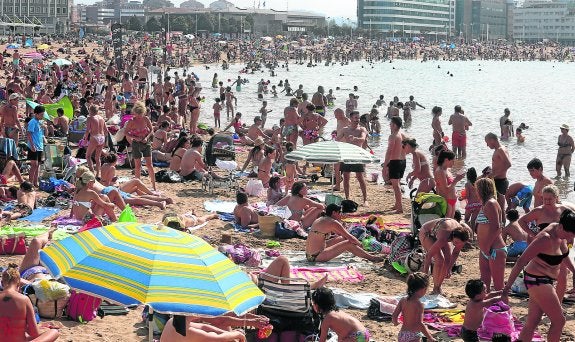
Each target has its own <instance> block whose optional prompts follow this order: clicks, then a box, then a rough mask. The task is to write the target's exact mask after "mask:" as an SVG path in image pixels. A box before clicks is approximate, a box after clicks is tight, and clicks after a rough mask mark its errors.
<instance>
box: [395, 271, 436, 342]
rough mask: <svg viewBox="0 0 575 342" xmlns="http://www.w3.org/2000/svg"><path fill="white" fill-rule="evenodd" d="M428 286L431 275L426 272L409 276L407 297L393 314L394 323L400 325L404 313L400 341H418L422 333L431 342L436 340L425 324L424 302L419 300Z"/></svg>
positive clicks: (398, 336) (398, 338)
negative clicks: (400, 316) (400, 318)
mask: <svg viewBox="0 0 575 342" xmlns="http://www.w3.org/2000/svg"><path fill="white" fill-rule="evenodd" d="M428 287H429V276H428V275H427V274H425V273H421V272H415V273H412V274H410V275H409V276H408V277H407V297H404V298H402V299H401V300H400V301H399V303H398V304H397V307H396V308H395V311H393V315H392V316H391V320H392V322H393V324H394V325H399V320H398V319H399V314H402V315H403V325H402V326H401V330H400V331H399V334H398V335H397V340H398V341H399V342H418V341H421V337H422V335H425V337H427V341H429V342H433V341H435V339H434V338H433V336H431V333H430V332H429V330H428V329H427V327H426V326H425V325H424V324H423V304H421V302H420V301H419V299H420V298H421V297H423V296H425V293H426V292H427V288H428Z"/></svg>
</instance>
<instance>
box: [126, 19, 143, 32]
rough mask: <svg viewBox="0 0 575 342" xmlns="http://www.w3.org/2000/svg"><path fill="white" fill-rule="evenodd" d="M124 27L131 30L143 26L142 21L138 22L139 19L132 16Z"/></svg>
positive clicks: (139, 29) (136, 29) (140, 28)
mask: <svg viewBox="0 0 575 342" xmlns="http://www.w3.org/2000/svg"><path fill="white" fill-rule="evenodd" d="M126 29H128V30H132V31H142V29H143V26H142V23H141V22H140V20H139V19H138V18H136V16H135V15H134V16H132V17H131V18H130V19H129V20H128V22H127V24H126Z"/></svg>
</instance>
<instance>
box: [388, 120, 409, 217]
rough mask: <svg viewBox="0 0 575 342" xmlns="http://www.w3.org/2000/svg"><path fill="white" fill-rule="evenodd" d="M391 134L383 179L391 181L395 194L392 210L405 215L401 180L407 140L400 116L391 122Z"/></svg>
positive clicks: (403, 171) (404, 164) (404, 165)
mask: <svg viewBox="0 0 575 342" xmlns="http://www.w3.org/2000/svg"><path fill="white" fill-rule="evenodd" d="M390 121H391V122H390V125H389V127H390V129H391V134H390V135H389V138H388V140H387V141H388V145H387V152H386V153H385V161H384V163H383V164H382V167H383V169H382V176H383V179H389V180H390V181H391V185H392V186H393V193H394V196H395V205H394V206H393V208H392V210H394V211H396V212H397V213H403V204H402V203H401V185H400V182H401V179H402V178H403V174H404V173H405V167H406V162H405V152H404V148H403V140H405V139H406V137H405V136H404V134H403V132H402V131H401V127H402V126H403V121H402V120H401V118H400V117H399V116H394V117H392V118H391V120H390Z"/></svg>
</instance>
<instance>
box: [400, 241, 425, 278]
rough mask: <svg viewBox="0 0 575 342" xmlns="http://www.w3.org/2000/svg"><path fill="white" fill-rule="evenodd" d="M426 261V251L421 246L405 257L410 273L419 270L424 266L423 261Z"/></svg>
mask: <svg viewBox="0 0 575 342" xmlns="http://www.w3.org/2000/svg"><path fill="white" fill-rule="evenodd" d="M424 261H425V251H424V250H423V248H421V247H417V248H415V249H414V250H412V251H411V252H409V254H408V255H407V257H406V258H405V263H404V265H405V267H406V268H407V271H408V272H410V273H413V272H419V271H420V270H421V267H422V266H423V262H424Z"/></svg>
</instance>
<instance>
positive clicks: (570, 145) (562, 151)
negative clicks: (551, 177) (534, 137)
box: [555, 124, 575, 178]
mask: <svg viewBox="0 0 575 342" xmlns="http://www.w3.org/2000/svg"><path fill="white" fill-rule="evenodd" d="M560 128H561V135H560V136H559V138H558V139H557V144H558V145H559V149H558V150H557V162H556V164H555V165H556V167H555V170H556V171H557V178H560V177H561V168H563V169H564V170H565V177H569V176H570V175H571V173H570V172H569V168H570V166H571V155H572V154H573V151H575V143H574V142H573V137H571V136H570V135H569V126H567V125H566V124H563V125H561V127H560Z"/></svg>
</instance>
